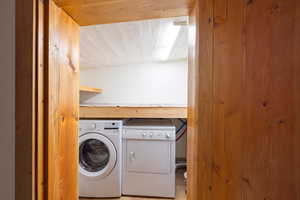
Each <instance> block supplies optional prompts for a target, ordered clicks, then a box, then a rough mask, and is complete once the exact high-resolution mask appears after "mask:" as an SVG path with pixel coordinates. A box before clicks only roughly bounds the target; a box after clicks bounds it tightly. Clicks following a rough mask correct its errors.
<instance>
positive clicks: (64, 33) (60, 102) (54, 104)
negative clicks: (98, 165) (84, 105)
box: [47, 1, 79, 200]
mask: <svg viewBox="0 0 300 200" xmlns="http://www.w3.org/2000/svg"><path fill="white" fill-rule="evenodd" d="M47 6H48V8H47V13H48V17H49V18H48V20H47V22H48V24H49V29H48V30H47V34H48V36H47V39H48V45H49V46H48V56H47V58H48V66H47V82H48V85H47V102H48V103H47V115H48V124H47V130H48V131H47V133H48V138H47V146H48V148H47V149H48V152H47V153H48V154H47V155H48V165H47V183H48V191H47V192H48V195H47V197H48V198H47V199H48V200H58V199H60V200H75V199H78V180H77V178H78V130H77V129H78V120H79V114H78V113H79V92H78V91H79V26H78V24H77V23H75V22H74V21H73V20H72V18H71V17H69V16H68V15H67V14H66V13H65V12H64V11H63V10H62V9H61V8H58V7H57V6H56V5H55V3H54V2H53V1H49V4H48V5H47Z"/></svg>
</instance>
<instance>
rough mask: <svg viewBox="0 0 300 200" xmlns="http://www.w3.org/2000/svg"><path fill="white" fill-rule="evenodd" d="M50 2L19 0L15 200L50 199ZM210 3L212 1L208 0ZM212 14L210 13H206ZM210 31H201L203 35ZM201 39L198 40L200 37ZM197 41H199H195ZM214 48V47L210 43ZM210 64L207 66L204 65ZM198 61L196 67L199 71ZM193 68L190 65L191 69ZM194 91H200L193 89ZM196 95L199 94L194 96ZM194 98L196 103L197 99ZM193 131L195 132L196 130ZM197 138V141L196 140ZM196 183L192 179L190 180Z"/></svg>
mask: <svg viewBox="0 0 300 200" xmlns="http://www.w3.org/2000/svg"><path fill="white" fill-rule="evenodd" d="M45 1H47V0H30V1H24V0H16V104H15V105H16V111H15V112H16V143H15V161H16V167H15V191H16V198H15V199H16V200H34V199H38V200H42V199H47V197H46V195H45V193H46V192H47V182H46V180H47V173H45V171H46V170H47V153H46V152H47V148H48V146H47V139H46V137H44V131H45V130H44V124H45V122H46V120H48V119H47V117H46V116H47V115H46V113H45V110H44V108H45V106H46V105H47V102H46V99H45V96H44V94H45V91H44V86H46V85H47V83H48V82H49V80H47V79H46V77H44V73H45V72H46V73H47V69H46V66H45V65H44V57H45V56H47V54H46V52H44V50H45V49H44V41H47V38H46V39H45V38H44V37H46V35H44V31H45V29H47V27H46V26H45V24H44V22H45V21H44V20H45V18H44V17H45V16H44V13H45V8H44V2H45ZM207 1H209V0H207ZM194 9H196V11H199V3H198V1H195V6H194ZM207 14H209V13H207ZM198 18H199V16H198V15H196V18H195V19H196V31H197V33H196V34H197V35H199V32H198V31H200V29H198V24H197V23H198V22H199V21H198ZM206 31H207V30H205V29H202V33H204V32H206ZM197 38H198V37H197ZM196 42H197V41H196ZM211 45H212V44H211ZM194 51H195V52H193V54H194V56H195V57H190V59H195V60H197V59H196V58H197V57H198V56H199V55H198V53H199V52H198V51H199V49H197V48H196V46H195V47H194ZM202 64H207V63H202ZM198 65H199V63H198V62H195V63H194V65H193V67H194V68H197V67H198ZM189 67H190V66H189ZM194 89H195V90H196V89H197V85H196V88H194ZM195 94H197V92H196V93H195ZM195 94H193V95H194V96H192V97H191V98H195V100H196V102H198V101H197V96H195ZM198 108H199V107H198V106H196V107H190V106H189V108H188V110H189V113H188V119H189V123H191V124H193V126H191V127H190V128H189V130H190V131H192V132H193V136H192V137H190V139H188V144H189V143H190V144H191V145H190V147H189V149H188V154H190V155H188V165H190V166H195V167H193V168H191V170H189V171H188V176H191V175H190V174H191V173H193V176H194V177H198V176H199V174H198V168H197V166H196V165H197V164H199V163H198V161H199V159H198V154H197V150H198V143H195V142H193V143H192V141H191V140H192V138H193V137H194V136H196V135H195V134H197V132H198V128H201V127H197V120H198V118H197V117H195V116H196V115H198V114H197V113H198ZM193 130H194V131H193ZM194 139H195V138H194ZM189 180H193V179H189ZM195 183H197V182H194V181H189V182H188V191H189V195H188V199H189V200H195V198H196V197H197V195H198V194H197V191H198V189H197V184H196V185H195Z"/></svg>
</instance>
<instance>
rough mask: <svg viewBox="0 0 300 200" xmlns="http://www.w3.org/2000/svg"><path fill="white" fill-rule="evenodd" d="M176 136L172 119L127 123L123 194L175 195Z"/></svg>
mask: <svg viewBox="0 0 300 200" xmlns="http://www.w3.org/2000/svg"><path fill="white" fill-rule="evenodd" d="M175 136H176V131H175V126H174V125H173V124H172V122H171V121H170V120H131V121H128V122H127V123H126V124H125V125H124V129H123V172H122V176H123V178H122V194H124V195H137V196H155V197H167V198H174V197H175Z"/></svg>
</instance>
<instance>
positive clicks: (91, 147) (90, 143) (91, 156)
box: [79, 139, 110, 172]
mask: <svg viewBox="0 0 300 200" xmlns="http://www.w3.org/2000/svg"><path fill="white" fill-rule="evenodd" d="M109 159H110V153H109V149H108V147H107V146H106V144H104V143H103V142H102V141H100V140H98V139H88V140H85V141H84V142H82V143H81V144H80V147H79V163H80V166H81V167H82V168H83V169H85V170H86V171H88V172H99V171H101V170H103V169H104V168H105V167H106V166H107V164H108V162H109Z"/></svg>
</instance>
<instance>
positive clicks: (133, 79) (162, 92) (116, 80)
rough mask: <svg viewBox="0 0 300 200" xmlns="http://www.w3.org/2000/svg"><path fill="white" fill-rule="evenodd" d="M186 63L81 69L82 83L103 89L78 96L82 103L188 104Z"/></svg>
mask: <svg viewBox="0 0 300 200" xmlns="http://www.w3.org/2000/svg"><path fill="white" fill-rule="evenodd" d="M187 68H188V67H187V62H186V61H184V60H183V61H177V62H168V63H147V64H136V65H127V66H115V67H99V68H96V69H89V70H84V69H82V70H81V75H80V77H81V78H80V80H81V84H82V85H85V86H90V87H96V88H101V89H103V93H102V94H99V95H91V94H86V93H81V103H87V104H113V105H153V104H154V105H157V104H159V105H179V106H185V105H187Z"/></svg>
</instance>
